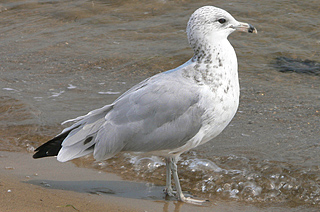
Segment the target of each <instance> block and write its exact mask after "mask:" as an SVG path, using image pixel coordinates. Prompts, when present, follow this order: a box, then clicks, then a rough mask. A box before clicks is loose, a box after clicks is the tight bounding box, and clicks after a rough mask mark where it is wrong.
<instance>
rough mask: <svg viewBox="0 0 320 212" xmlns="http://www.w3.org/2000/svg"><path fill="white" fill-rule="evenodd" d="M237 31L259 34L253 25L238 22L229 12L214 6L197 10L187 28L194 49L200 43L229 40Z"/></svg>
mask: <svg viewBox="0 0 320 212" xmlns="http://www.w3.org/2000/svg"><path fill="white" fill-rule="evenodd" d="M236 30H238V31H243V32H249V33H257V30H256V29H255V28H254V27H253V26H252V25H250V24H247V23H242V22H238V21H237V20H235V19H234V18H233V17H232V16H231V15H230V14H229V13H228V12H227V11H225V10H223V9H220V8H217V7H213V6H204V7H201V8H199V9H197V10H196V11H195V12H194V13H193V14H192V15H191V17H190V19H189V22H188V26H187V34H188V40H189V43H190V45H191V46H192V47H193V48H194V47H195V46H198V42H208V41H209V42H210V41H213V42H215V41H217V42H218V41H219V40H223V39H227V37H228V36H229V35H230V34H231V33H232V32H234V31H236Z"/></svg>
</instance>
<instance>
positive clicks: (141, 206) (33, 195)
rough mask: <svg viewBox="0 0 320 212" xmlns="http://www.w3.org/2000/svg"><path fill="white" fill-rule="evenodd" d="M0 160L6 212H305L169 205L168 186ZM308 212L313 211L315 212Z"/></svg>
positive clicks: (3, 156)
mask: <svg viewBox="0 0 320 212" xmlns="http://www.w3.org/2000/svg"><path fill="white" fill-rule="evenodd" d="M0 161H1V164H2V167H1V171H0V189H1V191H0V194H1V198H0V210H1V211H2V212H6V211H186V212H188V211H190V212H191V211H200V212H201V211H218V212H219V211H270V210H272V211H299V210H300V207H298V208H286V207H283V205H282V206H281V205H280V206H279V205H278V206H277V205H272V206H271V205H269V206H268V207H259V206H257V205H254V204H252V205H251V204H244V203H240V202H237V201H221V200H219V201H213V200H211V202H210V203H208V205H205V206H196V205H191V204H186V203H181V202H178V201H176V200H175V199H170V200H165V198H164V194H163V192H162V189H163V188H164V186H157V185H153V184H151V183H145V182H134V181H128V180H123V179H121V177H119V176H117V175H115V174H112V173H105V172H101V171H98V170H94V169H88V168H79V167H77V166H76V165H75V164H73V163H60V162H58V161H57V160H56V159H55V158H47V159H42V160H41V159H40V160H34V159H32V157H31V154H30V153H23V152H5V151H0ZM302 207H304V206H302ZM314 209H315V210H314V211H317V210H316V208H314ZM309 211H313V210H312V208H310V210H309Z"/></svg>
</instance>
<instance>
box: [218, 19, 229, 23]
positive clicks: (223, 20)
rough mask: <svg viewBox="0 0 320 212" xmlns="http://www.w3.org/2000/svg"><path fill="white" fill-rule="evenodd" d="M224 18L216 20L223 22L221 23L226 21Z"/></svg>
mask: <svg viewBox="0 0 320 212" xmlns="http://www.w3.org/2000/svg"><path fill="white" fill-rule="evenodd" d="M226 21H227V20H226V19H224V18H220V19H218V22H219V23H220V24H223V23H226Z"/></svg>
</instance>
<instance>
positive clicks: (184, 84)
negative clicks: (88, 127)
mask: <svg viewBox="0 0 320 212" xmlns="http://www.w3.org/2000/svg"><path fill="white" fill-rule="evenodd" d="M197 89H198V88H197V87H196V86H195V85H194V84H192V83H190V82H189V81H188V80H186V79H184V78H183V79H181V78H180V77H178V78H176V77H175V75H174V74H173V75H172V74H166V73H163V74H159V75H156V76H154V77H151V78H149V79H147V80H145V81H143V82H141V83H140V84H138V85H136V86H135V87H133V88H132V89H130V90H129V91H128V92H126V93H125V94H123V95H122V96H121V97H119V98H118V99H117V100H116V101H115V102H114V104H113V108H112V110H110V111H109V112H108V113H107V114H106V116H105V120H106V121H105V123H104V124H103V125H102V126H101V128H100V130H99V132H98V134H97V137H96V140H97V141H96V145H95V149H94V157H95V158H96V159H102V158H105V157H110V156H112V155H114V154H115V153H117V152H119V151H137V152H149V151H157V150H165V149H175V148H177V147H181V146H183V145H184V144H186V143H187V141H188V140H190V139H191V138H192V137H193V136H195V135H196V134H197V133H198V131H199V129H200V128H201V116H202V114H203V113H204V110H203V109H201V108H200V107H199V104H198V103H199V95H198V94H197V93H198V92H197Z"/></svg>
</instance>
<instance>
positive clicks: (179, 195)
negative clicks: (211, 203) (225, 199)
mask: <svg viewBox="0 0 320 212" xmlns="http://www.w3.org/2000/svg"><path fill="white" fill-rule="evenodd" d="M170 165H171V171H172V176H173V180H174V183H175V185H176V189H177V198H178V200H180V201H182V202H187V203H192V204H197V205H201V204H202V203H204V202H207V201H208V200H197V199H193V198H191V197H185V196H184V194H183V193H182V190H181V186H180V181H179V177H178V172H177V171H178V168H177V163H176V157H172V158H171V163H170Z"/></svg>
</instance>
